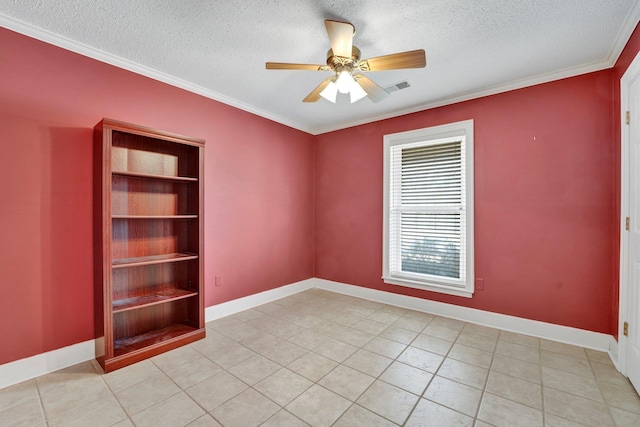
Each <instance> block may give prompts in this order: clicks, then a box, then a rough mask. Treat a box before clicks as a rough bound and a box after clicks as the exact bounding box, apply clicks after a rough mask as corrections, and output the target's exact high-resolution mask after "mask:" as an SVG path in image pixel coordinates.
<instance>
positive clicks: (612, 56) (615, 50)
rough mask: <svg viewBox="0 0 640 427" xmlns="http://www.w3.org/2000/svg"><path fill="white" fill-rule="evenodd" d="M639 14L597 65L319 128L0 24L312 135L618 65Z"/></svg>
mask: <svg viewBox="0 0 640 427" xmlns="http://www.w3.org/2000/svg"><path fill="white" fill-rule="evenodd" d="M639 17H640V2H638V3H636V4H635V5H634V7H633V9H632V10H631V12H630V13H629V15H628V17H627V19H626V20H625V22H624V25H623V26H622V28H621V29H620V31H619V32H618V35H617V37H616V41H615V43H614V46H613V47H612V49H611V52H610V53H609V57H608V59H607V60H605V61H601V62H597V63H593V64H587V65H584V66H580V67H573V68H568V69H565V70H561V71H556V72H552V73H546V74H541V75H538V76H534V77H530V78H526V79H522V80H516V81H513V82H510V83H506V84H503V85H498V86H493V87H488V88H484V89H480V90H477V91H473V92H468V93H464V94H461V95H457V96H454V97H449V98H443V99H439V100H436V101H432V102H428V103H424V104H419V105H416V106H414V107H411V108H407V109H403V110H399V111H394V112H391V113H387V114H382V115H378V116H373V117H368V118H366V119H362V120H356V121H351V122H347V123H341V124H338V125H335V126H326V127H318V128H313V127H308V126H305V125H303V124H301V123H298V122H295V121H292V120H288V119H286V118H283V117H281V116H277V115H274V114H271V113H269V112H267V111H264V110H261V109H258V108H255V107H253V106H251V105H249V104H246V103H243V102H240V101H238V100H236V99H233V98H230V97H228V96H226V95H223V94H220V93H218V92H215V91H212V90H209V89H206V88H204V87H202V86H199V85H196V84H193V83H190V82H188V81H186V80H182V79H179V78H176V77H174V76H171V75H169V74H167V73H164V72H161V71H158V70H155V69H153V68H150V67H146V66H144V65H141V64H138V63H136V62H133V61H129V60H127V59H124V58H121V57H119V56H116V55H113V54H110V53H108V52H104V51H102V50H100V49H96V48H94V47H91V46H89V45H86V44H84V43H80V42H77V41H75V40H72V39H70V38H68V37H64V36H61V35H58V34H55V33H52V32H50V31H47V30H44V29H42V28H39V27H36V26H34V25H31V24H28V23H26V22H23V21H20V20H18V19H15V18H13V17H10V16H7V15H4V14H2V13H0V26H2V27H5V28H7V29H9V30H12V31H15V32H17V33H20V34H24V35H26V36H29V37H32V38H35V39H38V40H41V41H43V42H46V43H49V44H52V45H54V46H58V47H60V48H63V49H66V50H69V51H71V52H75V53H78V54H80V55H83V56H87V57H89V58H93V59H95V60H98V61H101V62H104V63H107V64H110V65H113V66H115V67H118V68H122V69H125V70H128V71H131V72H133V73H136V74H140V75H142V76H145V77H149V78H151V79H154V80H157V81H160V82H163V83H166V84H169V85H171V86H175V87H178V88H180V89H184V90H186V91H188V92H192V93H195V94H198V95H202V96H204V97H206V98H209V99H212V100H214V101H218V102H221V103H223V104H226V105H229V106H232V107H235V108H238V109H240V110H243V111H246V112H249V113H252V114H255V115H257V116H260V117H263V118H265V119H268V120H272V121H274V122H277V123H280V124H282V125H285V126H288V127H291V128H293V129H297V130H300V131H302V132H306V133H309V134H311V135H320V134H323V133H327V132H333V131H336V130H341V129H346V128H350V127H353V126H359V125H363V124H367V123H372V122H376V121H379V120H385V119H390V118H394V117H399V116H403V115H406V114H411V113H415V112H418V111H424V110H429V109H432V108H437V107H443V106H446V105H451V104H456V103H458V102H463V101H469V100H472V99H476V98H481V97H485V96H490V95H495V94H498V93H502V92H507V91H510V90H515V89H521V88H524V87H528V86H534V85H537V84H542V83H548V82H551V81H554V80H560V79H564V78H569V77H574V76H577V75H580V74H585V73H590V72H594V71H600V70H603V69H606V68H611V67H612V66H613V65H614V64H615V62H616V60H617V59H618V56H619V55H620V53H621V52H622V50H623V49H624V46H625V45H626V43H627V41H628V40H629V37H630V36H631V33H632V32H633V30H634V29H635V25H636V24H637V23H638V19H639Z"/></svg>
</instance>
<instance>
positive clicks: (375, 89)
mask: <svg viewBox="0 0 640 427" xmlns="http://www.w3.org/2000/svg"><path fill="white" fill-rule="evenodd" d="M353 77H355V79H356V82H358V84H360V86H361V87H362V89H364V91H365V92H367V96H368V97H369V99H371V100H372V101H373V102H380V101H382V100H383V99H386V98H387V97H388V96H389V92H387V91H386V90H384V88H382V86H380V85H379V84H377V83H376V82H374V81H373V80H371V79H370V78H368V77H367V76H365V75H362V74H356V75H354V76H353Z"/></svg>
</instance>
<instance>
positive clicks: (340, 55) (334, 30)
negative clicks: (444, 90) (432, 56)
mask: <svg viewBox="0 0 640 427" xmlns="http://www.w3.org/2000/svg"><path fill="white" fill-rule="evenodd" d="M324 25H325V27H326V29H327V34H328V35H329V41H330V42H331V49H329V52H327V65H314V64H290V63H284V62H267V63H266V67H267V70H313V71H333V72H335V75H333V76H331V77H329V78H327V79H325V80H324V81H323V82H322V83H320V84H319V85H318V86H317V87H316V88H315V89H314V90H312V91H311V93H310V94H309V95H307V97H306V98H305V99H304V100H303V101H304V102H317V101H319V100H320V97H322V98H325V99H326V100H328V101H331V102H333V103H335V102H336V98H337V96H338V92H340V93H348V94H349V95H350V99H351V103H354V102H356V101H359V100H361V99H362V98H364V97H365V96H368V97H369V98H370V99H371V100H372V101H373V102H379V101H382V100H383V99H385V98H386V97H388V96H389V92H387V91H386V90H385V89H384V88H382V87H381V86H379V85H378V84H377V83H375V82H374V81H373V80H371V79H369V78H368V77H367V76H365V75H364V74H361V73H356V74H354V72H357V71H360V72H367V71H384V70H399V69H404V68H424V67H425V66H426V65H427V60H426V57H425V53H424V50H423V49H418V50H412V51H408V52H401V53H394V54H391V55H383V56H378V57H375V58H369V59H360V49H358V48H357V47H355V46H353V35H354V34H355V32H356V29H355V27H354V26H353V25H352V24H350V23H348V22H340V21H332V20H329V19H327V20H325V21H324Z"/></svg>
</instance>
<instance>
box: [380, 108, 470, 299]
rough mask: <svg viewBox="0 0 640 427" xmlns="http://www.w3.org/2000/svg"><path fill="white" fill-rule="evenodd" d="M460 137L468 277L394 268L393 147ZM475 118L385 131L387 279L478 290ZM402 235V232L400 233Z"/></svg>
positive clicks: (437, 288)
mask: <svg viewBox="0 0 640 427" xmlns="http://www.w3.org/2000/svg"><path fill="white" fill-rule="evenodd" d="M455 140H460V141H461V142H462V145H463V150H462V156H463V159H462V161H463V168H464V187H465V188H464V203H463V206H464V212H465V224H464V225H465V227H464V232H465V235H464V241H465V245H464V247H463V248H461V252H462V251H464V254H462V253H461V256H464V261H465V264H464V271H463V272H462V273H463V275H464V277H463V278H461V279H460V280H458V279H452V278H446V277H444V276H433V275H427V274H419V273H409V272H391V271H390V264H391V262H390V260H391V258H390V257H391V255H392V254H390V242H391V236H390V230H391V227H390V223H389V221H390V219H391V215H390V203H391V200H390V197H391V187H390V186H391V173H392V171H391V169H392V165H391V147H395V146H398V145H403V146H405V145H406V146H407V148H410V147H411V146H420V145H436V144H442V143H446V142H452V141H455ZM473 158H474V156H473V120H464V121H460V122H455V123H449V124H445V125H440V126H433V127H428V128H423V129H416V130H412V131H407V132H400V133H394V134H389V135H384V170H383V171H384V178H383V179H384V187H383V194H384V214H383V259H382V266H383V267H382V278H383V280H384V282H385V283H388V284H392V285H400V286H407V287H411V288H416V289H425V290H429V291H434V292H440V293H445V294H451V295H457V296H463V297H468V298H470V297H471V296H472V295H473V292H474V283H475V278H474V239H473V236H474V231H473V228H474V227H473V224H474V220H473V213H474V208H473V199H474V187H473ZM397 238H399V236H397Z"/></svg>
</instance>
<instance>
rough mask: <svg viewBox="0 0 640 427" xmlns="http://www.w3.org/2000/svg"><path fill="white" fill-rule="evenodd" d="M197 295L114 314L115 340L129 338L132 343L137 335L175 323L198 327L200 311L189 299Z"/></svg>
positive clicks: (140, 335) (141, 335)
mask: <svg viewBox="0 0 640 427" xmlns="http://www.w3.org/2000/svg"><path fill="white" fill-rule="evenodd" d="M196 299H197V297H193V298H186V299H182V300H178V301H171V302H168V303H166V304H158V305H154V306H150V307H144V308H140V309H138V310H130V311H124V312H120V313H115V314H114V315H113V338H114V341H120V340H128V341H129V342H130V344H131V343H132V342H134V341H135V339H136V337H140V338H142V337H143V336H144V335H145V334H147V333H149V332H152V331H155V330H159V329H163V328H167V327H170V326H173V325H179V324H185V325H190V326H194V327H197V325H198V312H197V310H194V309H193V307H195V306H194V305H193V304H190V301H189V300H196Z"/></svg>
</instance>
